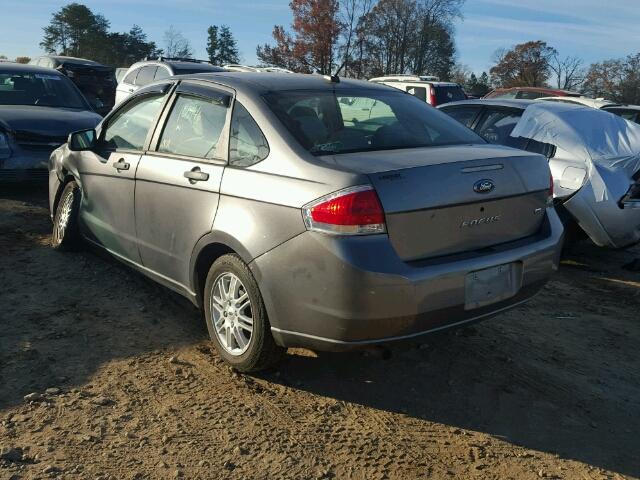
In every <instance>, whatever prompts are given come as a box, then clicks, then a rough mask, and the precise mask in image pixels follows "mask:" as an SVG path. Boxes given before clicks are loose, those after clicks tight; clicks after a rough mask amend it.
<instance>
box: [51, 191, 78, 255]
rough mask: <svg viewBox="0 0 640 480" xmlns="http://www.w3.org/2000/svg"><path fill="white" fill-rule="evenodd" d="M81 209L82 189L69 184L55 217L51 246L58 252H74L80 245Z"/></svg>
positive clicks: (63, 192) (63, 193) (61, 196)
mask: <svg viewBox="0 0 640 480" xmlns="http://www.w3.org/2000/svg"><path fill="white" fill-rule="evenodd" d="M79 209H80V187H78V184H77V183H76V182H73V181H72V182H69V183H67V185H66V186H65V187H64V190H63V191H62V195H60V200H59V201H58V206H57V207H56V213H55V215H54V217H53V233H52V235H51V246H52V247H53V248H55V249H56V250H72V249H74V248H76V247H77V246H78V244H79V243H80V232H79V231H78V211H79Z"/></svg>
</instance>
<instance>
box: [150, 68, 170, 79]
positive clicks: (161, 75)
mask: <svg viewBox="0 0 640 480" xmlns="http://www.w3.org/2000/svg"><path fill="white" fill-rule="evenodd" d="M170 76H171V74H170V73H169V71H168V70H167V69H166V68H164V67H158V70H156V74H155V75H154V77H153V79H154V80H163V79H165V78H169V77H170Z"/></svg>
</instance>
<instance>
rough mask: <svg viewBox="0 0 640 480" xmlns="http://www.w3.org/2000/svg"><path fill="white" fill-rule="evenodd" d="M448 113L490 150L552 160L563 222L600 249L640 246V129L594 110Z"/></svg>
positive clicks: (561, 107)
mask: <svg viewBox="0 0 640 480" xmlns="http://www.w3.org/2000/svg"><path fill="white" fill-rule="evenodd" d="M441 110H442V111H443V112H446V113H447V114H449V115H451V116H452V117H453V118H455V119H456V120H458V121H459V122H461V123H463V124H464V125H466V126H467V127H469V128H471V129H473V130H474V131H475V132H476V133H478V134H479V135H480V136H481V137H483V138H484V139H485V140H486V141H488V142H490V143H493V144H499V145H507V146H511V147H515V148H520V149H523V150H529V151H535V152H538V153H543V154H545V156H546V157H547V158H548V159H549V166H550V168H551V172H552V174H553V179H554V197H555V198H556V203H557V204H558V206H560V207H561V210H560V211H561V214H563V215H564V218H565V220H566V221H567V222H568V224H569V225H571V226H572V227H574V226H576V224H577V225H579V227H580V228H581V229H582V230H584V232H585V233H586V234H587V235H588V236H589V238H591V240H593V242H594V243H595V244H596V245H599V246H608V247H614V248H622V247H627V246H630V245H633V244H635V243H637V242H638V241H640V209H639V208H638V206H640V126H638V125H636V124H632V123H630V122H626V121H624V120H623V119H621V118H620V117H617V116H615V115H609V114H607V113H606V112H604V111H601V110H597V109H594V108H591V107H585V106H582V105H575V104H571V103H560V102H541V101H538V100H508V99H489V100H467V101H463V102H457V103H456V104H451V105H445V106H443V107H441ZM620 138H624V139H625V141H624V142H620V141H618V139H620ZM612 139H614V140H615V141H612Z"/></svg>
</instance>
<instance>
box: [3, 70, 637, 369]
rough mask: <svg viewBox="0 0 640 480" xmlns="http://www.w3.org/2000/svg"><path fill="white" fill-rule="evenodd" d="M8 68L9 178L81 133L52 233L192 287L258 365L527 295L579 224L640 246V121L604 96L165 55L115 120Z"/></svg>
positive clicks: (128, 76)
mask: <svg viewBox="0 0 640 480" xmlns="http://www.w3.org/2000/svg"><path fill="white" fill-rule="evenodd" d="M4 70H6V74H5V73H1V74H0V104H2V105H4V107H1V108H6V106H7V105H12V106H14V107H17V108H14V110H16V112H17V113H15V112H14V115H15V119H14V120H13V122H6V121H4V122H3V123H0V162H2V163H0V171H3V170H6V171H9V170H10V169H12V168H13V169H14V170H15V169H16V168H18V167H17V165H18V164H19V163H20V162H27V163H28V162H29V161H30V160H29V155H28V154H27V153H25V152H27V151H28V150H29V148H40V154H41V155H40V156H38V158H39V159H42V158H43V157H44V155H46V154H48V153H49V152H50V151H51V150H52V149H54V148H55V147H56V146H58V145H61V144H62V145H61V146H60V147H59V148H55V150H53V152H52V153H51V155H50V157H49V163H48V181H49V204H50V210H51V217H52V221H53V234H52V245H53V247H54V248H56V249H60V250H64V249H70V248H77V247H78V246H79V244H80V242H81V241H84V242H86V243H88V244H91V245H93V246H96V247H98V248H102V249H104V250H106V251H107V252H109V253H111V254H112V255H113V256H115V257H116V258H117V259H119V260H121V261H123V262H124V263H126V264H128V265H130V266H131V267H133V268H135V269H137V270H139V271H140V272H142V273H143V274H145V275H147V276H149V277H150V278H152V279H154V280H155V281H157V282H159V283H161V284H163V285H165V286H167V287H168V288H170V289H172V290H174V291H176V292H178V293H180V294H182V295H184V296H185V297H187V298H188V299H190V300H191V301H192V302H193V303H194V304H195V305H196V306H198V307H200V308H201V309H202V310H203V311H204V316H205V320H206V322H207V327H208V329H209V333H210V336H211V339H212V341H213V344H214V346H215V348H216V349H217V350H218V352H219V354H220V356H221V357H222V358H223V359H224V360H225V361H227V362H228V363H229V364H230V365H232V366H234V367H235V368H238V369H239V370H242V371H254V370H259V369H263V368H266V367H268V366H270V365H273V364H274V363H275V362H277V361H278V359H279V358H280V357H281V355H282V353H283V351H284V349H286V348H287V347H307V348H312V349H316V350H335V351H342V350H350V349H354V348H363V347H369V346H375V345H381V344H387V343H391V342H396V341H404V340H409V339H419V338H421V337H422V336H423V335H425V334H428V333H430V332H434V331H437V330H442V329H447V328H453V327H456V326H460V325H466V324H468V323H470V322H474V321H478V320H481V319H484V318H488V317H490V316H493V315H495V314H498V313H500V312H502V311H504V310H506V309H509V308H512V307H514V306H517V305H519V304H521V303H523V302H525V301H527V300H528V299H529V298H531V297H532V296H533V295H535V294H536V293H537V292H538V291H540V289H541V288H542V287H543V285H544V284H545V282H546V281H547V280H548V279H549V277H550V276H551V275H552V273H553V272H554V271H555V270H556V269H557V268H558V263H559V257H560V252H561V249H562V245H563V240H564V225H563V224H568V223H570V222H575V223H576V224H577V225H579V226H580V228H581V229H583V230H584V231H585V232H586V234H587V235H589V236H590V237H591V238H592V239H593V241H594V242H595V243H596V244H598V245H603V246H611V247H625V246H628V245H631V244H634V243H636V242H638V241H639V240H640V208H639V207H640V126H639V125H636V124H633V123H631V122H629V121H627V120H625V119H624V118H622V117H621V116H616V115H612V114H611V113H609V112H607V111H606V110H605V109H599V108H591V107H586V106H584V105H575V104H570V103H566V102H559V101H552V100H550V99H546V100H545V99H544V97H542V98H541V99H538V100H509V99H500V98H497V99H488V100H477V101H470V100H465V98H466V97H465V95H464V92H463V91H462V88H461V87H460V85H458V84H452V83H447V82H439V81H437V79H431V78H420V77H416V78H412V77H406V76H399V77H397V76H396V77H382V78H377V79H372V81H369V82H362V81H355V80H345V79H340V78H338V77H337V76H321V75H299V74H287V75H282V74H280V73H272V72H247V71H246V70H242V71H234V72H229V71H223V69H222V68H219V67H214V66H212V65H210V64H208V63H206V62H198V61H188V62H186V61H184V60H183V59H167V58H160V59H155V60H147V61H144V62H140V63H138V64H134V65H132V67H131V68H130V69H129V70H128V71H127V72H126V73H125V74H124V75H123V80H122V82H121V85H122V87H123V89H122V90H119V93H120V92H121V93H122V95H121V97H120V98H119V99H118V100H119V101H118V102H116V104H115V107H114V108H113V109H112V110H111V111H110V112H109V113H107V115H106V116H105V117H104V119H102V120H101V121H100V117H99V116H98V115H97V114H96V113H94V112H92V109H91V107H90V105H89V104H88V102H87V100H86V99H85V97H84V96H83V95H82V94H81V93H80V91H79V89H78V87H77V86H76V85H74V83H72V82H71V80H70V79H69V78H67V77H66V76H64V75H63V74H62V73H61V72H60V71H56V70H52V69H50V68H43V67H37V66H33V65H29V66H16V65H8V66H6V65H2V66H0V72H3V71H4ZM389 87H393V88H389ZM125 88H126V90H125ZM420 89H422V90H420ZM423 94H424V95H423ZM563 98H571V99H574V98H580V97H568V96H565V97H563ZM581 101H582V100H581ZM583 103H584V102H583ZM430 105H438V106H439V108H440V110H438V109H434V108H431V106H430ZM46 108H49V109H51V108H56V109H57V110H56V111H55V117H54V116H53V115H51V110H49V111H44V110H42V109H46ZM607 108H614V106H612V105H608V106H607ZM615 108H617V106H616V107H615ZM0 112H1V110H0ZM7 112H11V108H7ZM26 112H30V113H31V114H33V115H35V114H36V113H37V114H38V115H42V117H38V118H39V120H38V121H45V120H40V118H43V119H47V118H48V119H49V120H51V121H53V122H55V123H56V125H57V126H58V127H59V128H60V132H58V134H57V135H56V136H55V137H47V136H46V135H48V134H45V133H44V131H45V130H46V131H49V130H53V127H52V126H47V128H45V129H43V130H38V129H37V128H35V127H34V125H37V121H35V120H34V119H33V118H35V117H33V118H31V119H29V120H28V121H24V118H23V116H24V115H26ZM63 112H66V113H67V114H68V115H69V117H68V120H67V121H66V122H60V121H59V120H60V118H63ZM625 114H627V115H628V113H625ZM0 118H2V119H4V118H5V115H4V114H0ZM72 120H73V121H72ZM21 122H22V123H21ZM74 122H76V123H74ZM25 125H29V128H26V127H25ZM63 127H64V128H63ZM63 130H64V131H65V132H67V133H68V132H71V131H73V132H74V133H72V134H71V135H70V136H69V137H68V139H67V140H68V141H67V142H66V143H65V142H64V139H63V138H62V137H63V136H64V135H66V133H62V131H63ZM40 137H44V138H45V140H44V142H42V141H41V139H40ZM24 138H28V140H27V141H23V139H24ZM3 142H4V143H3ZM38 142H41V143H38ZM510 147H512V148H510ZM3 155H4V156H3ZM7 167H8V168H7ZM552 173H553V176H552ZM556 208H557V210H556Z"/></svg>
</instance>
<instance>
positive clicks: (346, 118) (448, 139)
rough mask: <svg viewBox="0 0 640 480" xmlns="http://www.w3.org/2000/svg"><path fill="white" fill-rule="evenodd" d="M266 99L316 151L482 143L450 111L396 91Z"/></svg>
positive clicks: (305, 93)
mask: <svg viewBox="0 0 640 480" xmlns="http://www.w3.org/2000/svg"><path fill="white" fill-rule="evenodd" d="M265 100H266V102H267V105H268V106H269V107H270V108H271V109H272V110H273V111H274V113H275V114H276V115H277V116H278V118H279V119H280V121H281V122H282V123H283V124H284V126H285V127H286V128H287V129H288V130H289V131H290V132H291V134H292V135H293V136H294V137H295V138H296V139H297V140H298V141H299V142H300V144H301V145H302V146H303V147H305V148H306V149H307V150H309V152H310V153H312V154H314V155H327V154H339V153H349V152H363V151H376V150H389V149H398V148H418V147H429V146H441V145H460V144H482V143H484V142H483V141H482V139H481V138H479V137H478V136H477V135H476V134H475V133H473V132H472V131H470V130H468V129H467V128H465V127H464V126H462V125H460V124H459V123H458V122H456V121H455V120H453V119H452V118H450V117H449V116H448V115H446V114H444V113H442V112H438V111H437V110H435V109H433V108H432V107H430V106H428V105H427V104H426V103H425V102H423V101H421V100H418V99H417V98H414V97H412V96H411V95H407V94H406V93H402V92H400V91H398V92H397V93H396V92H393V91H387V90H377V89H376V90H373V89H371V90H369V89H353V90H346V89H345V90H344V91H343V93H339V94H338V93H337V92H335V91H332V90H328V89H326V90H325V89H323V90H315V91H279V92H274V93H269V94H267V95H265Z"/></svg>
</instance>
